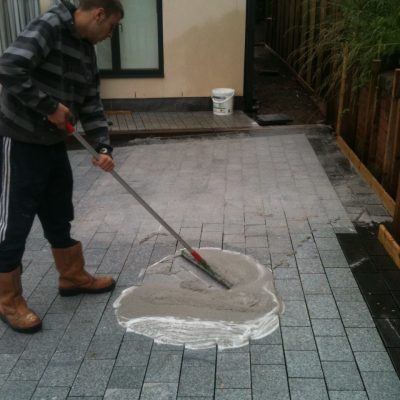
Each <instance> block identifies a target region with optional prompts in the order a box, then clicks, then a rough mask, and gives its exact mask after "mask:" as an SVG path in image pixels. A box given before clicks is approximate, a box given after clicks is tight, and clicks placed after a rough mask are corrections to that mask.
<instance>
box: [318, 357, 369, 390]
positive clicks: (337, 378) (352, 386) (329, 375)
mask: <svg viewBox="0 0 400 400" xmlns="http://www.w3.org/2000/svg"><path fill="white" fill-rule="evenodd" d="M322 369H323V371H324V375H325V380H326V384H327V386H328V390H355V391H362V390H364V386H363V383H362V380H361V376H360V373H359V372H358V369H357V366H356V363H355V362H332V361H323V362H322Z"/></svg>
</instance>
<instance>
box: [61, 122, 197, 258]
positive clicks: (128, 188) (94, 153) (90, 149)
mask: <svg viewBox="0 0 400 400" xmlns="http://www.w3.org/2000/svg"><path fill="white" fill-rule="evenodd" d="M66 128H67V131H68V133H71V134H72V135H73V136H74V137H75V139H77V140H78V141H79V142H80V143H81V144H82V146H83V147H84V148H85V149H86V150H87V151H88V152H89V153H90V154H91V155H92V156H93V157H94V158H95V159H96V160H98V159H99V154H98V153H97V151H96V150H95V149H94V148H93V147H92V146H91V145H90V144H89V143H88V142H87V141H86V139H84V138H83V137H82V136H81V135H80V134H79V133H78V132H77V131H76V130H75V128H74V126H73V125H72V124H67V127H66ZM110 174H111V175H112V176H113V177H114V178H115V179H116V180H117V181H118V182H119V183H120V184H121V185H122V186H123V187H124V188H125V189H126V191H127V192H129V193H130V194H131V195H132V196H133V197H134V198H135V199H136V200H137V201H138V202H139V203H140V204H141V205H142V206H143V207H144V208H145V209H146V210H147V211H148V212H149V213H150V214H151V215H152V216H153V217H154V218H155V219H156V220H157V221H158V222H159V223H160V224H161V225H162V226H163V227H164V228H165V229H166V230H167V231H168V232H169V233H170V234H171V235H172V236H173V237H174V238H175V239H176V240H177V241H178V242H180V243H181V244H182V246H183V247H185V249H186V250H188V251H189V252H190V254H192V255H193V253H195V254H196V255H197V254H198V253H197V252H196V251H195V250H193V248H192V247H191V246H190V245H189V243H187V242H186V240H184V239H183V238H182V237H181V236H180V235H179V234H178V233H177V232H175V231H174V229H172V228H171V227H170V226H169V225H168V223H167V222H166V221H165V220H164V219H163V218H161V217H160V215H158V214H157V213H156V212H155V211H154V210H153V209H152V208H151V207H150V205H149V204H147V203H146V202H145V201H144V200H143V199H142V198H141V197H140V196H139V195H138V194H137V193H136V192H135V191H134V190H133V189H132V187H131V186H129V185H128V183H127V182H126V181H125V180H124V179H123V178H121V176H120V175H119V174H118V173H117V172H116V171H114V170H112V171H111V172H110ZM193 256H194V255H193ZM194 257H195V256H194Z"/></svg>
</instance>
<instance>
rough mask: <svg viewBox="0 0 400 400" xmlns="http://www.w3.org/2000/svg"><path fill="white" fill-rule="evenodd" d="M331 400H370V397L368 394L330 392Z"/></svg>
mask: <svg viewBox="0 0 400 400" xmlns="http://www.w3.org/2000/svg"><path fill="white" fill-rule="evenodd" d="M329 398H330V400H368V396H367V393H366V392H356V391H351V392H345V391H341V392H336V391H333V390H331V391H329Z"/></svg>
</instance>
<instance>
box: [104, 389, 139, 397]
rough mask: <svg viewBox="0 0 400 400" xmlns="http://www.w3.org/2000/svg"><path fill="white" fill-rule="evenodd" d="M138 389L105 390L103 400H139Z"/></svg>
mask: <svg viewBox="0 0 400 400" xmlns="http://www.w3.org/2000/svg"><path fill="white" fill-rule="evenodd" d="M139 396H140V389H107V390H106V393H105V395H104V400H139Z"/></svg>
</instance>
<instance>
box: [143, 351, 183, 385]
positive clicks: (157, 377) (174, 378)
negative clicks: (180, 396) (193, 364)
mask: <svg viewBox="0 0 400 400" xmlns="http://www.w3.org/2000/svg"><path fill="white" fill-rule="evenodd" d="M181 363H182V352H177V351H165V352H164V351H158V352H152V353H151V356H150V361H149V365H148V368H147V371H146V376H145V382H152V383H170V382H171V383H172V382H178V381H179V373H180V369H181Z"/></svg>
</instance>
